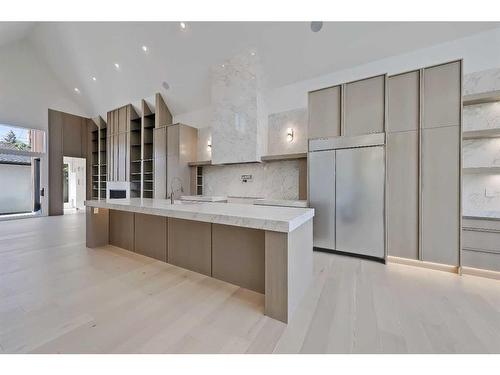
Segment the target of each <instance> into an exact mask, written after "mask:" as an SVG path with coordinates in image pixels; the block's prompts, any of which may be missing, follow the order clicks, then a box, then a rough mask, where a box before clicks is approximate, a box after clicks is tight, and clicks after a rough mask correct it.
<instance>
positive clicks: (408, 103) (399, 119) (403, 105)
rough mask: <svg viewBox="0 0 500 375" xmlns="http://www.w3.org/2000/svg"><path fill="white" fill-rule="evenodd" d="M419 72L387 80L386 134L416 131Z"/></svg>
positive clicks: (418, 121)
mask: <svg viewBox="0 0 500 375" xmlns="http://www.w3.org/2000/svg"><path fill="white" fill-rule="evenodd" d="M419 96H420V72H419V71H413V72H408V73H403V74H399V75H396V76H391V77H388V78H387V101H388V104H387V107H388V113H387V132H400V131H408V130H418V128H419V123H420V120H419V117H420V116H419V112H420V98H419Z"/></svg>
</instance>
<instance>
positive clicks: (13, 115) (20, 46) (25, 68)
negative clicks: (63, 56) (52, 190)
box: [0, 39, 85, 215]
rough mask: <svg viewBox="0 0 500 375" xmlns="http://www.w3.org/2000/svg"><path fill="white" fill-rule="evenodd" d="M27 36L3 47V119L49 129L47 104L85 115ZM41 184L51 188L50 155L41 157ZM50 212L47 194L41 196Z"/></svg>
mask: <svg viewBox="0 0 500 375" xmlns="http://www.w3.org/2000/svg"><path fill="white" fill-rule="evenodd" d="M73 97H74V93H72V92H68V90H66V89H65V88H64V87H63V86H62V85H61V84H60V82H59V81H58V79H57V77H56V75H55V74H54V73H53V72H52V71H51V70H50V69H49V68H48V66H47V65H46V64H45V63H44V62H43V60H42V59H41V58H40V57H39V55H38V54H37V53H36V52H35V49H34V48H33V47H32V45H31V43H30V42H29V41H27V40H26V39H23V40H20V41H17V42H14V43H11V44H8V45H5V46H4V47H2V48H1V49H0V123H3V124H7V125H17V126H22V127H27V128H33V129H41V130H44V131H47V128H48V108H52V109H57V110H61V111H64V112H69V113H73V114H77V115H85V113H84V112H83V110H81V107H80V106H79V105H78V104H77V103H76V101H75V100H73ZM40 162H41V187H42V188H43V187H44V188H45V192H46V193H47V190H48V156H47V155H45V156H44V157H42V158H41V160H40ZM41 199H42V210H43V211H42V212H43V214H44V215H46V214H47V208H48V199H47V194H45V197H42V198H41Z"/></svg>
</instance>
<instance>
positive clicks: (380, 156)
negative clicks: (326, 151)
mask: <svg viewBox="0 0 500 375" xmlns="http://www.w3.org/2000/svg"><path fill="white" fill-rule="evenodd" d="M335 159H336V167H335V181H336V183H335V186H336V189H335V202H336V213H335V232H336V233H335V241H336V250H338V251H345V252H349V253H354V254H361V255H368V256H372V257H377V258H384V180H385V162H384V148H383V147H381V146H376V147H362V148H350V149H343V150H337V151H336V155H335Z"/></svg>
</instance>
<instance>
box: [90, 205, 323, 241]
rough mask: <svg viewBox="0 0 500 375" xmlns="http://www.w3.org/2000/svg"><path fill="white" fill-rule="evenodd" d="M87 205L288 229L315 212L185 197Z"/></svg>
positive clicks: (306, 219) (267, 228)
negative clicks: (173, 201) (185, 198)
mask: <svg viewBox="0 0 500 375" xmlns="http://www.w3.org/2000/svg"><path fill="white" fill-rule="evenodd" d="M85 205H86V206H89V207H98V208H110V209H114V210H121V211H129V212H137V213H143V214H149V215H158V216H166V217H173V218H177V219H186V220H195V221H203V222H208V223H215V224H226V225H234V226H238V227H245V228H254V229H263V230H269V231H274V232H286V233H288V232H291V231H293V230H294V229H296V228H298V227H300V226H301V225H302V224H304V223H306V222H307V221H309V220H311V219H312V217H313V216H314V209H312V208H292V207H275V206H258V205H248V204H236V203H212V202H186V201H184V202H183V201H176V203H175V204H170V200H167V199H150V198H143V199H141V198H131V199H106V200H104V199H103V200H90V201H85Z"/></svg>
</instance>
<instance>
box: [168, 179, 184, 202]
mask: <svg viewBox="0 0 500 375" xmlns="http://www.w3.org/2000/svg"><path fill="white" fill-rule="evenodd" d="M176 180H177V181H179V182H180V185H181V188H180V189H179V190H180V191H181V193H184V188H183V187H182V180H181V179H180V178H179V177H177V176H176V177H174V178H172V181H170V204H174V182H175V181H176ZM176 191H177V190H176Z"/></svg>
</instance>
